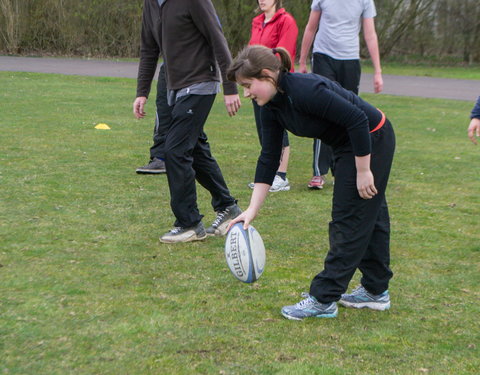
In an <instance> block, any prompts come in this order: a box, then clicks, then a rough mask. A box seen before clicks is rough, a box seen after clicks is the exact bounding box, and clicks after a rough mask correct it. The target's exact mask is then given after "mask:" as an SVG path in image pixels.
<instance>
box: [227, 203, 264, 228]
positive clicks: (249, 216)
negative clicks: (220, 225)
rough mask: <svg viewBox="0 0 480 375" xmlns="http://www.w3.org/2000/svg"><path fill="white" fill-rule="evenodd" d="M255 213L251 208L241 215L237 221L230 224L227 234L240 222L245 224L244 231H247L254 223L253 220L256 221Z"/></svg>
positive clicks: (234, 220)
mask: <svg viewBox="0 0 480 375" xmlns="http://www.w3.org/2000/svg"><path fill="white" fill-rule="evenodd" d="M253 211H254V210H253V209H251V208H250V207H249V208H247V209H246V210H245V211H243V212H242V213H241V214H240V215H238V216H237V217H236V218H235V219H233V220H232V221H231V222H230V224H228V227H227V232H228V231H229V230H230V228H231V227H232V226H233V225H235V224H236V223H240V222H243V229H247V228H248V226H249V225H250V223H251V222H252V221H253V219H255V216H257V213H256V212H253Z"/></svg>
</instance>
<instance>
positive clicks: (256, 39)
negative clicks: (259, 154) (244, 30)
mask: <svg viewBox="0 0 480 375" xmlns="http://www.w3.org/2000/svg"><path fill="white" fill-rule="evenodd" d="M257 2H258V11H260V12H262V13H261V14H259V15H258V16H256V17H254V18H253V20H252V33H251V37H250V42H249V43H248V44H249V45H255V44H259V45H262V46H265V47H268V48H272V49H273V48H276V47H283V48H285V49H286V50H287V51H288V53H289V54H290V56H291V58H292V60H295V55H296V51H297V36H298V27H297V23H296V22H295V19H294V18H293V17H292V15H291V14H289V13H288V12H287V11H285V9H284V8H282V0H257ZM291 71H292V72H293V67H292V69H291ZM252 103H253V109H254V114H255V123H256V125H257V132H258V139H259V140H260V145H261V144H262V123H261V120H260V111H261V107H259V106H258V105H257V103H256V102H255V101H254V100H253V101H252ZM289 156H290V145H289V141H288V133H287V131H285V133H284V135H283V150H282V156H281V158H280V166H279V167H278V171H277V174H276V176H275V180H274V181H273V184H272V186H271V188H270V191H271V192H277V191H288V190H290V184H289V183H288V178H287V168H288V159H289ZM253 185H254V184H253V183H250V184H249V186H250V188H252V189H253Z"/></svg>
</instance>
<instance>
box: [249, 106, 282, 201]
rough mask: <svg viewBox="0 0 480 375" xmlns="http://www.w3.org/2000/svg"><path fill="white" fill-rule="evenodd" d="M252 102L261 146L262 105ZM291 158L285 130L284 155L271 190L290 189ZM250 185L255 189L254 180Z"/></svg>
mask: <svg viewBox="0 0 480 375" xmlns="http://www.w3.org/2000/svg"><path fill="white" fill-rule="evenodd" d="M252 104H253V113H254V115H255V124H256V127H257V133H258V140H259V141H260V146H261V145H262V120H261V117H260V111H261V107H260V106H259V105H258V104H257V103H256V102H255V101H254V100H252ZM289 158H290V143H289V140H288V133H287V131H286V130H285V132H284V134H283V149H282V156H281V157H280V165H279V167H278V171H277V175H276V176H275V180H274V181H273V184H272V187H271V188H270V192H278V191H288V190H290V184H289V182H288V179H287V168H288V161H289ZM248 187H250V188H251V189H253V187H254V183H253V182H251V183H249V184H248Z"/></svg>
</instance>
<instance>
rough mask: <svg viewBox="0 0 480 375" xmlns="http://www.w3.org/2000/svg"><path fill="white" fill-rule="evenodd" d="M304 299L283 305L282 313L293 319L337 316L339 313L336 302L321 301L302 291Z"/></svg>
mask: <svg viewBox="0 0 480 375" xmlns="http://www.w3.org/2000/svg"><path fill="white" fill-rule="evenodd" d="M302 297H303V298H305V299H304V300H302V301H300V302H298V303H297V304H295V305H291V306H283V308H282V315H283V316H284V317H285V318H287V319H291V320H302V319H304V318H311V317H313V318H335V317H336V316H337V314H338V307H337V303H336V302H331V303H320V302H318V301H317V300H316V299H315V297H313V296H311V295H310V294H308V293H302Z"/></svg>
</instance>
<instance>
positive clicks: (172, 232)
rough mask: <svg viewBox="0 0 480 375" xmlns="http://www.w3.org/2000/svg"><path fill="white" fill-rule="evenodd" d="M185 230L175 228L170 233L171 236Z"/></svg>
mask: <svg viewBox="0 0 480 375" xmlns="http://www.w3.org/2000/svg"><path fill="white" fill-rule="evenodd" d="M182 229H183V228H182V227H175V228H173V229H172V230H171V231H170V233H171V234H177V233H178V232H180V231H181V230H182Z"/></svg>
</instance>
